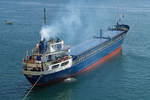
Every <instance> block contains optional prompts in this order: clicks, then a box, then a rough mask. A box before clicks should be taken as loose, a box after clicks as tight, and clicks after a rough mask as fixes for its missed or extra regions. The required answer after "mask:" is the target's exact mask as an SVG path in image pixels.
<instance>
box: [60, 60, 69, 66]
mask: <svg viewBox="0 0 150 100" xmlns="http://www.w3.org/2000/svg"><path fill="white" fill-rule="evenodd" d="M68 63H69V61H66V62H64V63H62V64H61V66H65V65H67V64H68Z"/></svg>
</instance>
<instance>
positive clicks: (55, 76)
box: [25, 33, 125, 86]
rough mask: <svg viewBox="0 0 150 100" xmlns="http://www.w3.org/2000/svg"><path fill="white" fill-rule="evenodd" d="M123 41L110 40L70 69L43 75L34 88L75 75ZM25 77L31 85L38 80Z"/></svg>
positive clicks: (116, 47) (36, 77) (35, 77)
mask: <svg viewBox="0 0 150 100" xmlns="http://www.w3.org/2000/svg"><path fill="white" fill-rule="evenodd" d="M124 34H125V33H124ZM123 40H124V37H123V36H122V37H121V38H120V39H119V40H116V39H114V40H112V43H110V44H109V45H108V44H107V46H106V47H105V48H103V49H102V50H101V51H97V52H96V53H95V54H93V55H91V56H90V57H87V58H85V59H82V60H80V59H78V62H76V63H75V64H73V66H72V67H70V68H69V69H66V70H62V71H59V72H56V73H52V74H47V75H43V76H42V77H41V78H40V80H39V81H38V83H37V84H36V86H41V85H46V84H49V83H52V82H55V81H58V80H62V79H64V78H67V77H70V76H73V75H76V74H77V73H79V72H81V71H83V70H85V69H86V68H88V67H89V66H90V65H92V64H94V63H95V62H97V61H98V60H100V59H102V58H104V57H105V56H107V55H109V54H110V53H112V52H113V51H115V50H116V49H118V48H119V47H120V46H121V45H122V43H123ZM25 76H26V78H27V79H28V80H29V81H30V82H31V83H32V84H34V83H35V82H36V80H37V79H38V78H39V76H31V77H28V76H27V75H25Z"/></svg>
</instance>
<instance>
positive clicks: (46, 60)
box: [22, 22, 129, 86]
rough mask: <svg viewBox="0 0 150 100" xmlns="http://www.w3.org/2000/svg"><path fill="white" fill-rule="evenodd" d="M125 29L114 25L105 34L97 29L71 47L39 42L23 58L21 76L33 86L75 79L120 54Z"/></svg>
mask: <svg viewBox="0 0 150 100" xmlns="http://www.w3.org/2000/svg"><path fill="white" fill-rule="evenodd" d="M128 30H129V26H128V25H125V24H119V23H118V22H117V24H116V25H113V26H112V27H110V28H109V29H108V30H107V31H106V32H102V30H100V35H99V36H94V37H91V39H89V40H87V41H85V42H83V43H81V44H79V45H77V46H73V47H70V46H68V45H65V44H64V41H63V40H61V39H59V38H58V37H56V38H49V40H45V39H43V40H40V41H39V43H37V44H36V46H35V48H34V49H33V50H32V53H31V55H29V54H28V52H27V53H26V57H25V58H23V61H22V63H23V73H24V75H25V77H26V78H27V80H29V82H30V83H31V84H32V85H35V86H45V85H48V84H52V83H55V82H58V81H61V80H64V79H66V78H68V77H73V76H76V75H78V74H79V73H81V72H84V71H87V70H89V69H91V68H93V67H94V66H96V65H97V64H100V63H102V62H103V61H105V60H107V59H109V58H111V57H112V56H114V55H116V54H117V53H119V52H121V51H122V43H123V41H124V38H125V35H126V34H127V32H128ZM104 34H110V35H109V36H105V35H104Z"/></svg>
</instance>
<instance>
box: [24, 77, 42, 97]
mask: <svg viewBox="0 0 150 100" xmlns="http://www.w3.org/2000/svg"><path fill="white" fill-rule="evenodd" d="M41 76H42V75H40V77H39V78H38V79H37V80H36V82H35V83H34V84H33V86H32V87H31V88H30V90H29V91H28V92H27V94H26V95H25V96H24V97H23V99H22V100H25V99H26V98H27V96H28V95H29V93H30V92H31V90H32V89H33V88H34V87H35V85H36V84H37V83H38V81H39V80H40V78H41Z"/></svg>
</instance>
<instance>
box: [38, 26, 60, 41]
mask: <svg viewBox="0 0 150 100" xmlns="http://www.w3.org/2000/svg"><path fill="white" fill-rule="evenodd" d="M40 33H41V40H43V39H45V40H48V39H49V38H55V37H56V35H57V33H59V31H58V29H57V28H56V27H52V26H43V27H42V29H41V31H40Z"/></svg>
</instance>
